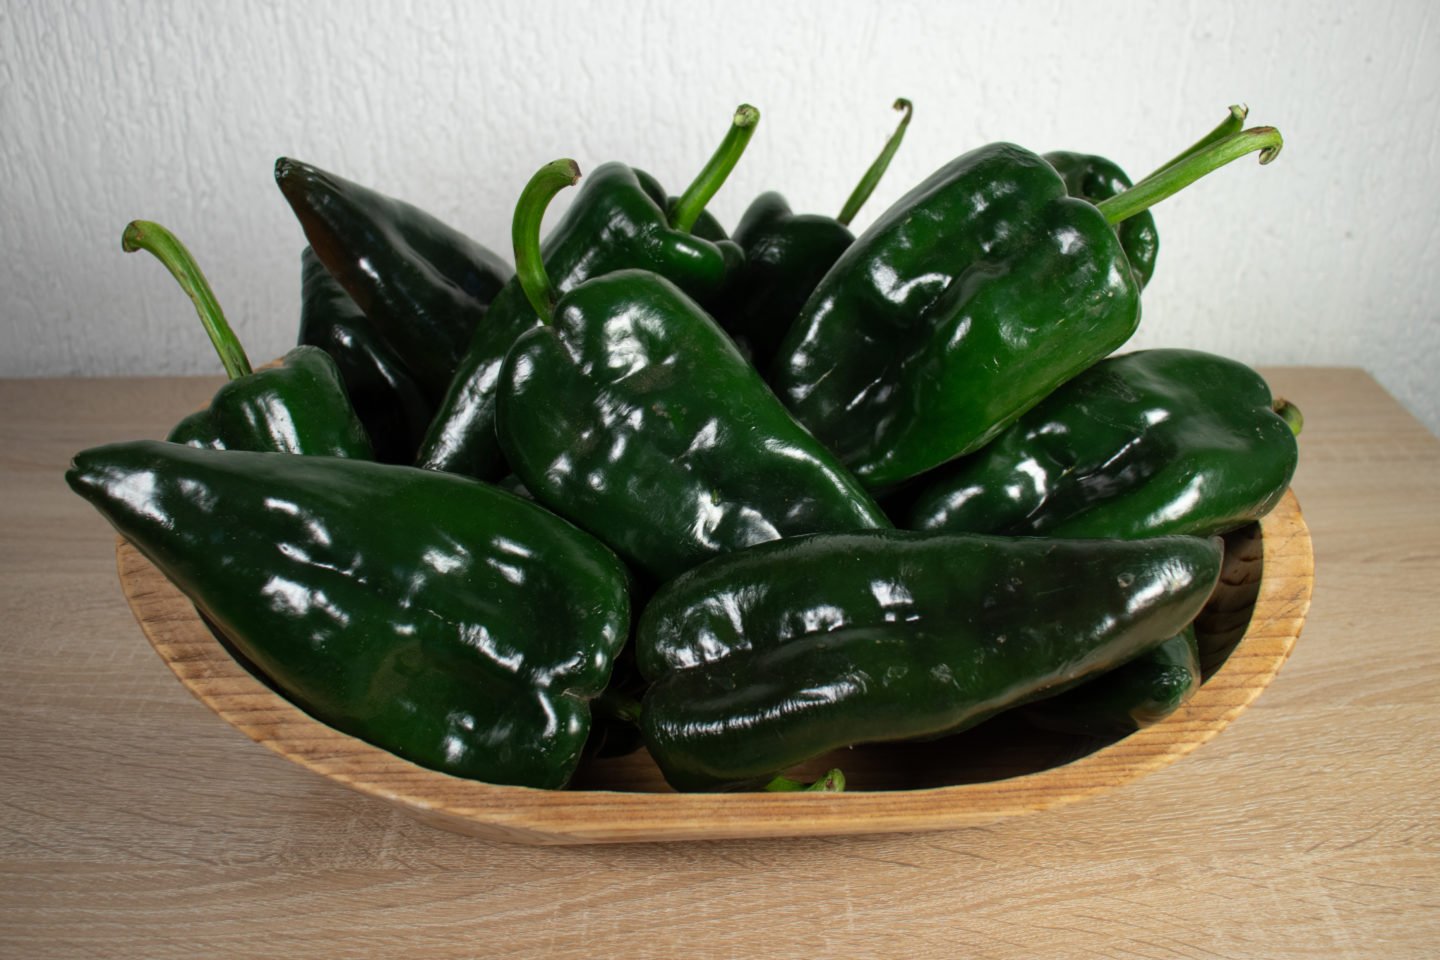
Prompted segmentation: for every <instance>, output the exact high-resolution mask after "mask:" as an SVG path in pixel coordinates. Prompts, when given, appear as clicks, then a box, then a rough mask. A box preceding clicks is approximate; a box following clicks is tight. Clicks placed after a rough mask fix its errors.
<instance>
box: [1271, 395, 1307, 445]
mask: <svg viewBox="0 0 1440 960" xmlns="http://www.w3.org/2000/svg"><path fill="white" fill-rule="evenodd" d="M1270 409H1271V410H1274V411H1275V412H1276V413H1278V414H1280V418H1281V419H1282V420H1284V421H1285V423H1286V424H1288V425H1289V427H1290V432H1291V433H1293V434H1295V436H1297V437H1298V436H1300V431H1301V430H1303V429H1304V428H1305V415H1304V414H1302V413H1301V412H1300V408H1299V407H1297V406H1295V404H1293V403H1291V402H1290V401H1289V400H1286V399H1285V398H1283V397H1276V398H1275V402H1274V403H1272V404H1271V405H1270Z"/></svg>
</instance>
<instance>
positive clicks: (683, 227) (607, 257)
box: [416, 106, 760, 480]
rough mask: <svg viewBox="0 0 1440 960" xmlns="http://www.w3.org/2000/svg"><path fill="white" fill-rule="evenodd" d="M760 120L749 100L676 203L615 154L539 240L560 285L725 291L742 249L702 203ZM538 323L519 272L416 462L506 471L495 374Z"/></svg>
mask: <svg viewBox="0 0 1440 960" xmlns="http://www.w3.org/2000/svg"><path fill="white" fill-rule="evenodd" d="M759 119H760V113H759V111H758V110H756V109H755V108H754V107H750V106H741V107H740V108H739V109H738V110H737V111H736V113H735V116H734V119H733V122H732V124H731V127H730V130H729V133H728V134H727V135H726V137H725V139H724V141H723V142H722V143H721V145H720V148H719V149H718V150H717V151H716V152H715V155H714V156H713V157H711V159H710V162H709V163H708V164H706V166H705V168H704V169H703V170H702V171H701V173H700V175H699V176H698V177H697V178H696V180H695V182H694V183H693V184H691V186H690V188H689V189H688V190H686V191H685V194H684V195H683V196H682V197H681V198H680V199H679V200H677V201H675V202H674V203H673V204H672V203H670V202H669V201H667V200H666V199H665V193H664V191H663V189H661V187H660V185H659V184H658V183H657V182H656V181H655V179H654V178H653V177H651V176H650V175H649V174H646V173H643V172H641V171H639V170H635V169H633V168H631V167H628V166H625V165H624V164H619V163H607V164H603V165H602V166H600V167H599V168H597V169H596V170H595V171H594V172H592V173H591V174H590V175H589V177H588V178H587V179H586V182H585V186H584V187H582V188H581V190H580V192H579V194H578V195H577V196H576V197H575V202H574V203H573V204H571V205H570V208H569V209H568V210H566V211H565V215H564V216H563V217H562V218H561V220H560V222H559V224H557V225H556V227H555V228H554V230H553V231H552V232H551V233H550V234H549V236H548V237H546V239H545V243H544V244H543V246H542V248H541V249H542V257H543V259H544V264H545V270H546V272H547V273H548V274H549V276H550V279H551V282H552V283H553V284H554V285H555V288H556V289H557V290H558V291H559V292H561V293H565V292H567V291H568V290H570V289H571V288H572V287H574V286H576V285H577V284H579V283H581V282H582V281H584V280H586V279H588V278H590V277H598V276H600V275H602V274H605V273H609V272H611V271H613V270H623V269H629V268H638V269H644V270H650V271H653V272H655V273H657V274H659V275H660V276H663V277H665V278H666V279H668V280H670V281H671V282H673V283H674V284H675V285H676V286H678V287H679V288H680V289H681V290H683V291H685V293H686V294H688V295H689V296H691V297H694V298H696V299H697V300H699V301H701V302H702V303H704V302H707V301H709V300H711V299H713V298H715V297H717V296H718V295H719V294H720V292H721V291H722V290H723V289H724V286H725V284H726V282H727V280H728V279H729V278H730V277H731V276H732V275H733V274H734V272H735V271H736V270H737V269H738V268H739V266H740V265H741V263H743V261H744V254H743V253H741V252H740V248H739V247H738V246H736V245H735V244H734V243H733V242H731V241H728V240H718V241H717V240H710V239H705V236H706V235H709V236H712V237H713V236H716V234H717V233H723V231H719V228H718V225H717V224H715V223H714V221H713V219H711V220H708V221H707V220H706V219H705V218H703V212H704V208H705V205H706V203H708V202H709V200H710V197H711V196H713V195H714V193H715V191H717V190H719V189H720V186H721V185H722V184H723V183H724V181H725V178H726V177H727V176H728V175H729V173H730V171H731V169H733V168H734V166H735V164H736V163H737V162H738V161H739V159H740V156H741V154H742V153H743V152H744V149H745V146H746V144H747V143H748V142H749V140H750V137H751V136H752V135H753V133H754V130H755V124H756V123H758V122H759ZM537 229H538V227H537ZM539 325H540V317H539V316H538V315H537V314H536V312H535V310H534V308H533V307H532V306H531V304H530V303H529V301H528V300H527V299H526V296H525V291H524V290H522V289H521V287H520V281H519V279H518V278H513V279H511V281H510V282H509V283H507V284H506V285H505V289H504V290H502V291H501V292H500V294H499V296H497V297H496V298H495V302H494V303H493V304H492V305H491V308H490V314H489V316H488V317H487V318H486V322H485V324H484V325H483V326H482V327H481V328H480V329H479V330H477V331H476V333H475V337H474V339H473V340H472V341H471V343H470V345H469V350H468V351H467V352H466V354H465V359H464V362H463V363H462V364H461V366H460V369H459V370H458V371H457V372H456V374H455V378H454V380H453V381H452V382H451V384H450V389H449V392H448V393H447V394H446V395H445V398H444V399H443V400H442V401H441V403H440V407H439V410H438V412H437V413H436V415H435V419H434V422H433V423H432V424H431V426H430V431H429V433H428V435H427V436H426V438H425V442H424V443H423V444H422V445H421V448H420V454H419V457H418V458H417V460H416V463H418V464H419V465H420V466H422V467H426V468H429V469H432V470H445V471H448V472H450V473H461V474H465V475H466V476H473V477H479V478H480V479H483V480H490V479H495V478H497V477H500V476H503V475H504V474H505V473H506V472H508V470H507V467H506V464H505V458H504V456H503V455H502V453H501V451H500V447H499V444H498V441H497V440H496V438H495V389H496V383H497V381H498V379H499V376H500V365H501V364H502V363H503V362H504V360H505V355H506V354H507V353H508V352H509V351H510V348H511V346H513V345H514V343H515V341H516V339H517V338H518V337H519V336H520V335H521V334H522V333H524V332H525V331H527V330H530V329H532V328H534V327H536V326H539Z"/></svg>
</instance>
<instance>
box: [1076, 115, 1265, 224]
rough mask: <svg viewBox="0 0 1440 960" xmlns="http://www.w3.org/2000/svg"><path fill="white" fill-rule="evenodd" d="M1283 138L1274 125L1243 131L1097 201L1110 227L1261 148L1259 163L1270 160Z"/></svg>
mask: <svg viewBox="0 0 1440 960" xmlns="http://www.w3.org/2000/svg"><path fill="white" fill-rule="evenodd" d="M1283 145H1284V141H1283V140H1282V139H1281V138H1280V131H1279V130H1276V129H1275V128H1274V127H1254V128H1252V129H1250V130H1242V131H1241V132H1239V133H1236V134H1231V135H1230V136H1228V137H1224V138H1223V139H1220V140H1217V141H1216V142H1214V143H1212V144H1210V145H1208V146H1206V147H1203V148H1202V149H1200V150H1199V151H1197V152H1195V153H1193V154H1190V155H1189V156H1186V157H1184V158H1183V159H1181V160H1180V161H1179V162H1177V163H1175V164H1173V165H1172V166H1168V167H1165V168H1164V169H1162V170H1160V171H1159V172H1157V173H1155V174H1154V175H1152V176H1150V177H1148V178H1146V179H1145V180H1143V181H1141V182H1140V183H1137V184H1136V185H1135V186H1133V187H1131V188H1130V189H1129V190H1126V191H1125V192H1124V193H1117V194H1116V195H1115V196H1113V197H1111V198H1110V199H1108V200H1102V201H1100V202H1099V203H1097V204H1096V206H1097V207H1099V208H1100V212H1101V213H1103V214H1104V215H1105V219H1106V220H1107V221H1109V223H1110V225H1111V226H1114V225H1115V224H1117V223H1119V222H1121V221H1122V220H1126V219H1128V218H1130V217H1133V216H1135V214H1137V213H1139V212H1141V211H1142V210H1148V209H1150V208H1151V207H1153V206H1154V205H1155V204H1157V203H1159V202H1160V201H1161V200H1164V199H1165V198H1166V197H1170V196H1173V195H1175V194H1177V193H1179V192H1180V191H1181V190H1184V189H1185V188H1186V187H1188V186H1190V184H1192V183H1194V182H1195V181H1196V180H1199V179H1200V178H1201V177H1203V176H1205V175H1206V174H1208V173H1210V172H1212V171H1214V170H1218V169H1219V168H1220V167H1223V166H1225V164H1227V163H1230V162H1231V161H1232V160H1238V159H1240V158H1241V157H1243V156H1245V155H1246V154H1247V153H1254V152H1255V151H1256V150H1259V151H1260V162H1261V163H1262V164H1263V163H1269V162H1270V161H1271V160H1274V159H1275V158H1276V157H1277V156H1279V154H1280V148H1281V146H1283Z"/></svg>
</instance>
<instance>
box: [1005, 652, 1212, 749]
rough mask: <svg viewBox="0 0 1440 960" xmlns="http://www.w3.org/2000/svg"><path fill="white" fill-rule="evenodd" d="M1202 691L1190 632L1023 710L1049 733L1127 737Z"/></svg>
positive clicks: (1198, 659)
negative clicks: (1049, 731) (1050, 731)
mask: <svg viewBox="0 0 1440 960" xmlns="http://www.w3.org/2000/svg"><path fill="white" fill-rule="evenodd" d="M1199 687H1200V648H1199V646H1198V645H1197V643H1196V640H1195V628H1194V627H1193V626H1192V627H1186V628H1185V629H1184V630H1182V631H1180V632H1179V633H1178V634H1176V635H1175V636H1173V637H1171V638H1170V639H1169V640H1165V641H1163V642H1161V643H1160V644H1159V645H1158V646H1156V647H1155V648H1154V649H1152V650H1149V651H1147V652H1145V653H1143V654H1141V655H1140V656H1138V657H1136V658H1135V659H1134V660H1131V661H1130V662H1128V663H1124V664H1121V665H1120V666H1118V667H1116V668H1115V669H1114V670H1111V671H1109V672H1108V673H1105V674H1102V675H1101V676H1098V677H1095V678H1094V679H1093V680H1089V681H1087V682H1085V683H1083V684H1081V685H1080V686H1078V687H1075V688H1074V689H1072V690H1066V691H1065V692H1064V693H1061V694H1060V695H1058V696H1055V697H1048V698H1046V699H1044V700H1040V701H1037V702H1035V703H1031V704H1027V705H1026V706H1024V707H1022V708H1021V713H1022V715H1023V716H1024V717H1025V719H1026V720H1028V721H1030V722H1031V723H1032V724H1034V725H1035V726H1037V727H1040V728H1042V729H1045V730H1054V731H1057V732H1060V733H1078V734H1084V735H1086V736H1094V737H1107V736H1124V735H1125V734H1128V733H1134V732H1135V731H1136V730H1139V729H1141V728H1142V727H1148V726H1150V725H1151V724H1152V723H1158V722H1159V721H1161V720H1164V719H1165V718H1166V717H1168V716H1170V714H1172V713H1174V712H1175V711H1176V710H1178V709H1180V707H1181V706H1182V705H1184V703H1185V701H1186V700H1188V699H1189V698H1190V695H1191V694H1192V693H1194V692H1195V691H1196V690H1197V689H1198V688H1199Z"/></svg>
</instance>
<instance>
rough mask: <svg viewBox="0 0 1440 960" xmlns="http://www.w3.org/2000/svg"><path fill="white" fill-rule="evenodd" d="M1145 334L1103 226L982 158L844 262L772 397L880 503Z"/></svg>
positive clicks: (1062, 195) (893, 217)
mask: <svg viewBox="0 0 1440 960" xmlns="http://www.w3.org/2000/svg"><path fill="white" fill-rule="evenodd" d="M1139 322H1140V298H1139V288H1138V287H1137V286H1136V283H1135V277H1134V273H1133V272H1132V271H1131V269H1130V265H1129V263H1128V262H1127V260H1126V259H1125V253H1124V251H1123V250H1122V249H1121V247H1120V241H1119V238H1118V237H1117V236H1116V233H1115V231H1114V230H1113V229H1112V228H1111V227H1110V225H1109V224H1108V223H1107V222H1106V219H1105V216H1104V215H1103V214H1101V213H1100V211H1098V210H1097V209H1096V208H1095V207H1094V206H1093V205H1091V204H1090V203H1088V202H1086V201H1084V200H1078V199H1074V198H1071V197H1070V196H1068V195H1067V192H1066V189H1065V183H1064V181H1063V180H1061V178H1060V175H1059V174H1057V173H1056V172H1055V169H1054V168H1053V167H1051V166H1050V164H1048V163H1046V162H1045V161H1044V160H1043V159H1041V158H1040V157H1039V156H1038V155H1036V154H1034V153H1031V152H1030V151H1028V150H1024V149H1022V148H1020V147H1017V146H1015V145H1013V144H1006V143H999V144H992V145H990V146H986V147H981V148H980V149H978V150H974V151H971V152H970V153H967V154H965V155H964V156H961V157H958V158H957V159H955V160H953V161H951V162H950V163H948V164H946V165H945V166H944V167H941V168H940V169H939V170H938V171H936V172H935V173H934V174H932V175H931V176H930V177H929V178H928V179H927V180H925V181H924V182H922V183H921V184H920V185H919V186H917V187H916V188H915V189H913V190H911V191H910V192H909V193H908V194H906V195H905V196H904V197H902V198H901V199H900V200H899V201H898V202H897V203H896V204H895V205H894V206H892V207H891V208H890V209H889V210H888V211H886V213H885V214H884V215H882V216H881V217H880V219H879V220H877V221H876V222H875V223H874V225H872V226H871V227H870V229H869V230H867V231H865V233H864V234H863V235H861V237H860V238H859V239H857V240H856V241H855V243H854V244H853V245H851V247H850V248H849V249H848V250H846V251H845V253H844V254H842V255H841V257H840V259H839V260H838V261H836V263H835V266H834V267H833V268H832V269H831V270H830V272H829V273H828V274H826V276H825V278H824V279H823V280H822V281H821V282H820V285H819V286H818V287H817V288H816V290H815V292H814V294H813V295H812V296H811V298H810V300H809V301H808V302H807V303H806V306H805V308H804V310H803V311H802V312H801V314H800V316H799V317H798V318H797V319H796V321H795V323H794V325H793V326H792V327H791V328H790V330H789V332H788V333H787V335H786V337H785V340H784V341H783V342H782V344H781V346H780V349H779V352H778V354H777V361H776V365H775V367H773V368H772V370H771V376H770V382H771V384H772V385H773V386H774V387H775V391H776V393H777V394H779V396H780V398H781V399H782V400H783V401H785V404H786V405H787V406H789V407H790V409H791V411H792V412H794V414H795V416H796V418H797V419H798V420H799V421H800V422H801V423H802V424H804V425H805V426H806V427H807V428H808V429H809V430H810V431H811V432H812V433H813V434H814V435H815V436H816V437H817V438H818V439H819V440H820V441H821V442H823V443H825V444H826V445H827V446H828V447H830V449H832V450H834V451H835V452H836V453H837V454H838V455H839V457H840V459H841V460H842V461H843V462H844V463H845V464H846V465H847V466H849V467H850V469H851V470H853V471H854V472H855V473H856V475H857V476H858V477H859V478H860V479H861V481H862V482H864V483H865V485H866V486H868V487H870V488H871V489H872V490H883V489H886V488H890V487H893V486H895V485H897V484H899V483H901V482H902V481H904V480H906V479H908V478H910V477H914V476H917V475H919V474H921V473H923V472H925V471H927V470H930V469H933V468H935V467H937V466H939V465H940V464H942V463H946V462H948V461H949V460H952V459H954V458H956V457H958V456H962V455H964V454H966V453H970V452H972V451H974V450H977V449H979V448H980V447H981V446H983V445H984V444H985V443H986V442H987V441H989V440H990V439H991V438H992V437H993V436H995V435H996V434H997V433H999V432H1000V431H1001V430H1003V429H1004V428H1005V426H1006V425H1008V424H1009V423H1010V422H1012V421H1013V420H1014V419H1015V418H1016V417H1018V416H1020V414H1022V413H1024V412H1025V411H1026V410H1028V409H1029V408H1030V407H1032V406H1034V405H1035V404H1036V403H1038V402H1039V401H1040V400H1041V399H1043V398H1044V397H1045V396H1046V395H1047V394H1049V393H1050V392H1051V391H1052V390H1054V389H1055V388H1056V387H1058V386H1060V385H1061V384H1062V383H1064V382H1065V381H1066V380H1069V379H1070V378H1071V377H1073V376H1074V375H1075V374H1077V373H1079V372H1080V371H1081V370H1084V369H1085V368H1086V367H1088V366H1090V365H1091V364H1092V363H1094V362H1095V361H1097V360H1099V359H1100V358H1102V357H1104V356H1106V355H1107V354H1109V353H1110V352H1111V351H1113V350H1114V349H1115V348H1116V347H1118V346H1120V344H1122V343H1124V342H1125V341H1126V340H1127V339H1129V337H1130V335H1131V334H1132V333H1133V332H1134V331H1135V329H1136V327H1137V325H1138V324H1139Z"/></svg>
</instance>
